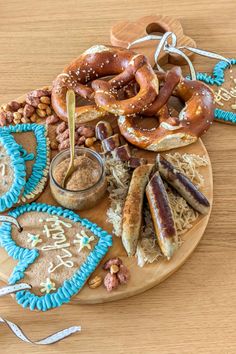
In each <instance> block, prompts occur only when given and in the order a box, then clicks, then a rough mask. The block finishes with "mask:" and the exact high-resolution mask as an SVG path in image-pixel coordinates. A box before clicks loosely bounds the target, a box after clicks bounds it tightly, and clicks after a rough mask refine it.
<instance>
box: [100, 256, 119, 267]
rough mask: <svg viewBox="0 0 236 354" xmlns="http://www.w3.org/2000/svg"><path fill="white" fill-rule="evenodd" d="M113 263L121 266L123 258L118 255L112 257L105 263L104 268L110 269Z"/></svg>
mask: <svg viewBox="0 0 236 354" xmlns="http://www.w3.org/2000/svg"><path fill="white" fill-rule="evenodd" d="M113 264H115V265H117V266H120V265H121V264H122V260H121V259H120V258H118V257H116V258H111V259H109V260H108V261H107V262H106V263H105V264H104V266H103V269H104V270H109V269H110V267H111V266H112V265H113Z"/></svg>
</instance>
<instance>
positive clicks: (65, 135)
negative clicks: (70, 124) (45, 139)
mask: <svg viewBox="0 0 236 354" xmlns="http://www.w3.org/2000/svg"><path fill="white" fill-rule="evenodd" d="M69 134H70V132H69V129H68V128H67V129H66V130H65V131H64V132H63V133H61V134H59V135H57V137H56V139H57V141H58V142H59V143H62V142H63V141H64V140H66V139H68V138H69Z"/></svg>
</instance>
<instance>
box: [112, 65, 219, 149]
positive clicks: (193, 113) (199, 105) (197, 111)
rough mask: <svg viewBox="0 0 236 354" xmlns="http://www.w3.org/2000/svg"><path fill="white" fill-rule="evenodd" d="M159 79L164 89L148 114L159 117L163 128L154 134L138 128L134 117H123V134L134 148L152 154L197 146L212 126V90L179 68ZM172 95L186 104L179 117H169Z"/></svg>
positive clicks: (120, 119) (154, 129)
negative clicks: (168, 104)
mask: <svg viewBox="0 0 236 354" xmlns="http://www.w3.org/2000/svg"><path fill="white" fill-rule="evenodd" d="M157 76H158V78H159V80H160V81H163V82H164V85H163V87H162V88H161V89H160V93H159V95H158V97H157V99H156V100H155V101H154V102H153V104H152V105H151V106H150V107H149V108H148V109H147V110H145V112H144V113H145V115H148V116H150V115H153V116H154V115H155V116H157V117H158V118H159V125H158V126H157V127H156V128H152V129H150V130H149V129H143V128H141V127H138V126H137V125H136V124H135V120H134V117H132V116H127V115H121V116H120V117H119V119H118V125H119V129H120V132H121V134H122V135H123V136H124V137H125V139H126V140H127V141H129V142H130V143H131V144H133V145H136V146H138V147H140V148H142V149H145V150H150V151H164V150H170V149H174V148H177V147H181V146H185V145H189V144H191V143H194V142H195V141H196V140H197V139H198V137H200V136H201V135H202V134H203V133H205V132H206V131H207V129H208V128H209V127H210V124H212V121H213V118H214V105H213V98H214V95H213V92H212V90H211V89H210V88H209V87H208V86H207V85H205V84H204V83H202V82H200V81H192V80H187V79H185V78H184V77H183V76H182V75H181V70H180V68H178V67H176V68H173V69H172V70H171V71H170V72H168V73H167V74H164V73H157ZM172 90H173V91H172ZM171 95H173V96H176V97H178V98H179V99H180V100H181V101H182V102H184V103H185V107H184V108H183V109H182V111H181V112H180V113H179V115H178V117H170V116H169V115H168V114H167V113H166V108H165V104H166V103H167V101H168V99H169V98H170V96H171Z"/></svg>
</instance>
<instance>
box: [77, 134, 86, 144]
mask: <svg viewBox="0 0 236 354" xmlns="http://www.w3.org/2000/svg"><path fill="white" fill-rule="evenodd" d="M85 140H86V138H85V137H84V136H81V137H79V139H78V141H77V145H83V144H84V142H85Z"/></svg>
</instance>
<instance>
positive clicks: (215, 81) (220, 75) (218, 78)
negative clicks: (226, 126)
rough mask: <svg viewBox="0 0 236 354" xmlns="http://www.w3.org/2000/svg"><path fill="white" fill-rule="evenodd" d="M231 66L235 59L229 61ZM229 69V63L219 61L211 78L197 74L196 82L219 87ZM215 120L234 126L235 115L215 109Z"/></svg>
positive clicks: (205, 74)
mask: <svg viewBox="0 0 236 354" xmlns="http://www.w3.org/2000/svg"><path fill="white" fill-rule="evenodd" d="M229 60H230V63H231V65H235V64H236V59H229ZM229 67H230V65H229V63H227V62H225V61H219V62H218V63H217V64H216V65H215V67H214V69H213V72H212V76H211V75H208V74H207V73H200V72H198V73H197V80H200V81H203V82H205V83H206V84H208V85H216V86H221V85H222V84H223V83H224V82H225V73H224V72H225V70H226V69H228V68H229ZM214 118H215V120H220V121H223V122H226V123H233V124H236V113H233V112H230V111H225V110H223V109H219V108H216V109H215V112H214Z"/></svg>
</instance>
